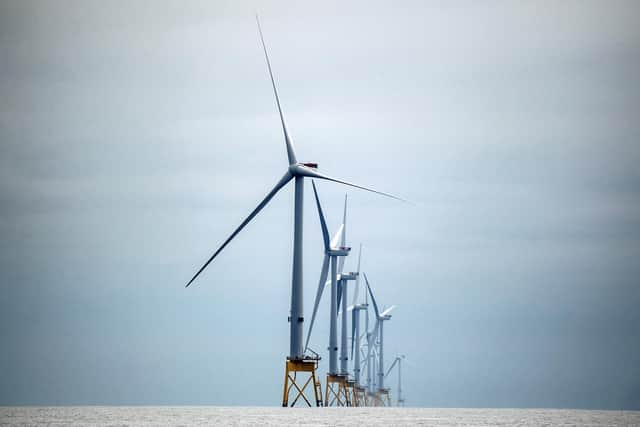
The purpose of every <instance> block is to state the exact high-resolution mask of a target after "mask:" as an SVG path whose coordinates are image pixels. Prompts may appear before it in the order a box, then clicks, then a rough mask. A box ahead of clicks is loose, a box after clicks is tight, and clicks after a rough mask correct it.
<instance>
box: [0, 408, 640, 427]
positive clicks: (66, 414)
mask: <svg viewBox="0 0 640 427" xmlns="http://www.w3.org/2000/svg"><path fill="white" fill-rule="evenodd" d="M0 425H11V426H27V425H65V426H113V425H118V426H157V425H235V426H243V425H263V426H279V425H313V426H356V425H369V426H403V425H422V426H550V427H551V426H640V411H590V410H573V409H449V408H447V409H437V408H279V407H241V406H237V407H214V406H177V407H170V406H76V407H72V406H60V407H0Z"/></svg>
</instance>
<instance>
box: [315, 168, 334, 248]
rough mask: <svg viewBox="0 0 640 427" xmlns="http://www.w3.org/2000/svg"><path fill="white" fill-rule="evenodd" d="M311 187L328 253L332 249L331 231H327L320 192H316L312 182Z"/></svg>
mask: <svg viewBox="0 0 640 427" xmlns="http://www.w3.org/2000/svg"><path fill="white" fill-rule="evenodd" d="M311 185H312V186H313V194H314V195H315V197H316V206H317V207H318V216H320V226H321V227H322V240H323V241H324V250H325V251H328V250H329V249H330V247H331V246H330V244H329V230H328V229H327V222H326V221H325V219H324V214H323V213H322V206H320V199H319V198H318V190H316V183H315V182H314V181H313V180H311Z"/></svg>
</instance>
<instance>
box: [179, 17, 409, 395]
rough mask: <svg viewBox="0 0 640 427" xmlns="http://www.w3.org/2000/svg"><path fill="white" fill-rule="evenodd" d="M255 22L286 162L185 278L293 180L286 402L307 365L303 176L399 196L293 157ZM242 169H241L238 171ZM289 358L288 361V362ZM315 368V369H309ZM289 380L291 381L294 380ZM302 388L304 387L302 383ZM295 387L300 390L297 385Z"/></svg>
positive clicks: (289, 138) (306, 370) (202, 268)
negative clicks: (243, 215)
mask: <svg viewBox="0 0 640 427" xmlns="http://www.w3.org/2000/svg"><path fill="white" fill-rule="evenodd" d="M256 22H257V24H258V31H259V33H260V40H261V42H262V48H263V50H264V55H265V59H266V62H267V68H268V70H269V77H270V78H271V85H272V87H273V93H274V95H275V98H276V105H277V107H278V113H279V115H280V122H281V124H282V132H283V134H284V143H285V148H286V151H287V159H288V162H289V164H288V166H287V169H286V171H285V173H284V175H283V176H282V178H280V180H279V181H278V182H277V184H276V185H275V187H273V189H272V190H271V191H269V193H267V195H266V196H265V197H264V199H262V201H261V202H260V203H259V204H258V206H256V208H255V209H254V210H253V211H252V212H251V213H250V214H249V216H248V217H247V218H245V219H244V220H243V221H242V222H241V223H240V225H239V226H238V227H237V228H236V229H235V230H234V231H233V232H232V233H231V235H230V236H229V237H228V238H227V239H226V240H225V241H224V242H223V243H222V245H220V247H219V248H218V249H217V250H216V251H215V252H214V253H213V255H211V257H210V258H209V259H208V260H207V261H206V262H205V263H204V265H203V266H202V267H201V268H200V269H199V270H198V271H197V272H196V274H195V275H194V276H193V277H192V278H191V280H189V282H188V283H187V285H186V286H187V287H188V286H189V285H190V284H191V283H193V281H194V280H195V279H196V278H197V277H198V276H199V275H200V273H202V271H204V269H205V268H207V266H208V265H209V264H210V263H211V262H212V261H213V260H214V259H215V257H216V256H217V255H218V254H219V253H220V252H221V251H222V250H223V249H224V248H225V247H226V246H227V245H228V244H229V242H231V240H233V238H234V237H235V236H236V235H237V234H238V233H239V232H240V231H241V230H242V229H243V228H244V227H245V226H246V225H247V224H248V223H249V222H250V221H251V220H252V219H253V218H254V217H255V216H256V215H257V214H258V213H259V212H260V211H261V210H262V209H263V208H264V207H265V206H266V205H267V203H269V201H270V200H271V199H272V198H273V196H275V195H276V193H277V192H278V191H280V189H281V188H282V187H284V186H285V185H286V184H287V183H288V182H289V181H291V180H294V181H295V201H294V226H293V230H294V233H293V265H292V272H291V309H290V316H289V322H290V326H289V355H288V357H287V364H286V375H285V387H284V395H283V402H282V403H283V406H288V390H289V388H290V387H289V386H288V382H287V381H288V379H289V378H290V376H289V372H290V371H294V372H298V371H301V372H309V369H308V368H307V367H303V366H302V364H303V362H304V361H305V360H306V359H309V358H308V357H307V356H306V355H305V349H304V345H303V333H304V325H303V322H304V313H303V298H302V297H303V286H302V229H303V227H302V225H303V224H302V220H303V199H304V178H305V177H310V178H318V179H325V180H328V181H333V182H338V183H341V184H346V185H350V186H352V187H356V188H360V189H363V190H367V191H371V192H374V193H378V194H382V195H384V196H387V197H391V198H394V199H398V200H402V199H400V198H398V197H396V196H393V195H391V194H387V193H383V192H381V191H377V190H374V189H370V188H366V187H362V186H359V185H356V184H353V183H350V182H347V181H343V180H341V179H337V178H333V177H330V176H328V175H324V174H322V173H320V172H318V170H317V167H318V165H317V163H308V162H307V163H302V162H299V161H298V160H297V157H296V152H295V150H294V148H293V142H292V140H291V136H290V135H289V131H288V130H287V126H286V123H285V120H284V115H283V113H282V107H281V105H280V98H279V97H278V91H277V89H276V84H275V80H274V78H273V71H272V69H271V63H270V61H269V55H268V54H267V47H266V45H265V43H264V37H263V35H262V29H261V28H260V22H259V21H258V17H257V16H256ZM239 172H240V173H243V171H239ZM289 362H292V363H289ZM313 372H315V371H313ZM291 381H292V382H293V383H294V384H295V380H294V379H293V378H292V379H291ZM303 388H304V387H303ZM298 390H300V389H299V388H298Z"/></svg>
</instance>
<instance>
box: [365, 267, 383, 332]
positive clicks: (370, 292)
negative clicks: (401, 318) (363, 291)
mask: <svg viewBox="0 0 640 427" xmlns="http://www.w3.org/2000/svg"><path fill="white" fill-rule="evenodd" d="M362 274H363V275H364V281H365V283H366V284H367V289H368V290H369V295H371V302H372V303H373V309H374V310H375V312H376V328H377V327H378V321H377V319H379V318H380V312H379V311H378V304H377V303H376V299H375V297H374V296H373V292H372V291H371V286H370V285H369V279H367V273H362Z"/></svg>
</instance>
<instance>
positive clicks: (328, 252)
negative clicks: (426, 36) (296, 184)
mask: <svg viewBox="0 0 640 427" xmlns="http://www.w3.org/2000/svg"><path fill="white" fill-rule="evenodd" d="M311 185H312V186H313V194H314V196H315V199H316V206H317V209H318V216H319V217H320V227H321V228H322V239H323V242H324V251H325V254H324V260H323V261H322V270H321V272H320V280H319V282H318V290H317V292H316V300H315V303H314V304H313V313H312V315H311V323H310V324H309V331H308V332H307V340H306V343H305V351H306V349H307V348H308V347H309V339H310V338H311V331H312V330H313V324H314V322H315V319H316V314H317V312H318V305H319V304H320V299H321V298H322V293H323V290H324V288H325V283H326V280H327V273H328V267H329V263H331V278H330V283H331V304H330V313H329V319H330V323H329V373H330V374H331V375H337V374H338V325H337V323H338V292H337V276H338V271H337V268H338V267H337V264H338V263H339V260H343V259H344V257H346V256H347V255H349V251H350V250H351V248H348V247H346V246H339V244H338V241H339V240H342V236H344V223H342V225H341V226H340V228H339V229H338V231H337V232H336V234H335V235H334V237H333V239H331V241H330V240H329V230H328V229H327V222H326V220H325V218H324V213H323V212H322V206H321V204H320V198H319V197H318V190H317V189H316V183H315V182H313V181H311Z"/></svg>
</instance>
